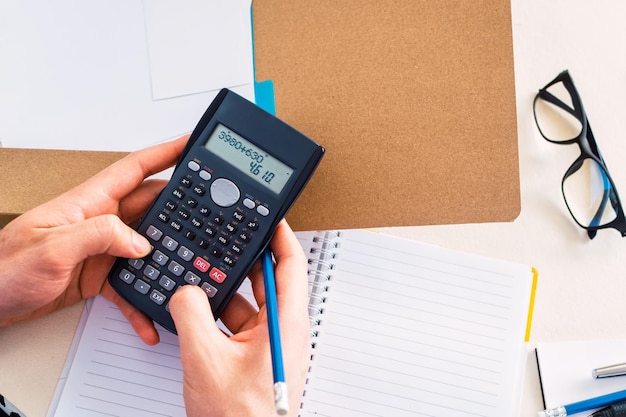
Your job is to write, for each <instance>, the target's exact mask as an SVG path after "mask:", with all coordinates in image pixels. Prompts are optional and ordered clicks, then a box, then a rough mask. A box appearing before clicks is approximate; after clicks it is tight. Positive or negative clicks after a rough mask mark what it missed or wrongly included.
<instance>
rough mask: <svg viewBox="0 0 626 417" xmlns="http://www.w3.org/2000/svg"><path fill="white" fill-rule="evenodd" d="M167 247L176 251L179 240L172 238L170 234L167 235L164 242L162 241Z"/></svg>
mask: <svg viewBox="0 0 626 417" xmlns="http://www.w3.org/2000/svg"><path fill="white" fill-rule="evenodd" d="M161 243H162V245H163V246H164V247H165V249H167V250H169V251H172V252H174V251H175V250H176V248H177V247H178V242H177V241H175V240H174V239H172V238H171V237H169V236H165V237H164V238H163V242H161Z"/></svg>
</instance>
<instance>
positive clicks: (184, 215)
mask: <svg viewBox="0 0 626 417" xmlns="http://www.w3.org/2000/svg"><path fill="white" fill-rule="evenodd" d="M178 215H179V216H180V218H181V219H183V220H187V219H188V218H189V216H190V214H189V212H188V211H185V210H178Z"/></svg>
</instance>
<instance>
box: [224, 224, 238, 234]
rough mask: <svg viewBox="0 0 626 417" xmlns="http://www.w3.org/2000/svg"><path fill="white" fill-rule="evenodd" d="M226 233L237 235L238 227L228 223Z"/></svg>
mask: <svg viewBox="0 0 626 417" xmlns="http://www.w3.org/2000/svg"><path fill="white" fill-rule="evenodd" d="M226 231H227V232H228V233H235V232H236V231H237V225H236V224H233V223H228V224H227V225H226Z"/></svg>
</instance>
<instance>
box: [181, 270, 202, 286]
mask: <svg viewBox="0 0 626 417" xmlns="http://www.w3.org/2000/svg"><path fill="white" fill-rule="evenodd" d="M184 279H185V282H186V283H187V284H191V285H200V277H199V276H197V275H196V274H194V273H193V272H191V271H187V273H186V274H185V278H184Z"/></svg>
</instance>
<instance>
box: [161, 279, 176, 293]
mask: <svg viewBox="0 0 626 417" xmlns="http://www.w3.org/2000/svg"><path fill="white" fill-rule="evenodd" d="M159 285H160V286H161V287H163V288H164V289H166V290H168V291H172V290H173V289H174V288H175V287H176V281H174V280H172V279H170V278H169V277H167V276H165V275H163V276H162V277H161V279H160V280H159Z"/></svg>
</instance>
